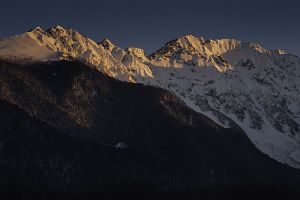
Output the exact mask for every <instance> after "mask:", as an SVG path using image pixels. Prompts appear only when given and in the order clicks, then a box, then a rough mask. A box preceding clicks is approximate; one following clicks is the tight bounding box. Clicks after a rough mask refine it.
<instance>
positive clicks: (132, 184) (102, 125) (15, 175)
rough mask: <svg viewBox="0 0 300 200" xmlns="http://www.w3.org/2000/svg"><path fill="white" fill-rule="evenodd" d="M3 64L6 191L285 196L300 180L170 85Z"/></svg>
mask: <svg viewBox="0 0 300 200" xmlns="http://www.w3.org/2000/svg"><path fill="white" fill-rule="evenodd" d="M0 70H1V73H0V83H1V90H0V94H1V95H0V96H1V101H0V108H1V111H2V112H1V114H0V120H1V126H0V128H1V129H0V138H1V142H0V144H1V148H0V157H1V163H0V171H1V176H0V185H2V186H3V187H2V188H9V189H14V188H15V190H18V191H20V192H21V193H19V194H24V195H26V194H31V193H32V194H35V195H41V194H48V192H50V193H52V194H55V193H57V194H59V195H62V194H65V195H67V196H69V195H74V196H77V195H84V194H88V193H89V192H91V191H93V190H96V189H97V190H107V189H113V188H115V189H116V188H119V189H118V190H124V189H126V190H127V189H128V190H129V189H130V188H131V189H135V190H137V191H138V190H139V189H140V190H147V191H161V192H162V191H165V192H173V193H174V192H175V191H177V192H180V191H192V190H196V191H199V190H201V189H204V188H210V189H212V191H214V188H229V189H230V188H231V189H233V188H235V187H238V189H243V190H246V191H248V189H250V190H251V188H252V187H253V186H259V187H267V188H271V189H270V191H272V192H275V193H274V194H276V190H277V189H279V191H285V192H293V190H296V189H297V188H298V186H299V183H300V182H299V181H300V173H299V171H298V170H294V169H292V168H290V167H287V166H284V165H281V164H279V163H277V162H275V161H273V160H272V159H270V158H268V157H267V156H265V155H264V154H262V153H261V152H259V151H258V150H257V149H256V148H255V146H254V145H253V144H252V143H251V142H250V140H249V139H248V138H247V137H246V136H245V135H244V133H243V132H239V131H236V130H233V129H224V128H222V127H221V126H219V125H217V124H215V123H214V122H213V121H211V120H210V119H208V118H207V117H205V116H203V115H201V114H198V113H196V112H194V111H192V110H191V109H189V108H188V107H186V106H185V105H184V104H183V103H182V102H181V101H180V100H179V99H177V97H175V96H173V95H172V94H170V93H169V92H167V91H164V90H162V89H159V88H153V87H145V86H143V85H140V84H128V83H124V82H119V81H117V80H114V79H111V78H109V77H106V76H104V75H102V74H101V73H99V72H97V71H96V70H94V69H92V68H90V67H88V66H86V65H83V64H80V63H76V62H66V61H59V62H48V63H44V64H38V63H37V64H31V65H18V64H12V63H8V62H1V67H0ZM275 188H277V189H276V190H275ZM7 191H8V190H7ZM8 192H9V191H8ZM277 192H278V191H277ZM174 194H176V193H174ZM212 194H213V193H212ZM292 194H293V193H287V194H286V195H287V196H289V195H292ZM16 195H17V194H16ZM77 197H78V196H77Z"/></svg>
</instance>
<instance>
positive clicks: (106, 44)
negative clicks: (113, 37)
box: [99, 38, 116, 51]
mask: <svg viewBox="0 0 300 200" xmlns="http://www.w3.org/2000/svg"><path fill="white" fill-rule="evenodd" d="M99 45H102V46H103V47H104V48H105V49H107V50H109V51H112V50H113V48H115V47H116V45H115V44H114V43H112V42H111V41H110V40H109V39H107V38H105V39H104V40H102V42H100V43H99Z"/></svg>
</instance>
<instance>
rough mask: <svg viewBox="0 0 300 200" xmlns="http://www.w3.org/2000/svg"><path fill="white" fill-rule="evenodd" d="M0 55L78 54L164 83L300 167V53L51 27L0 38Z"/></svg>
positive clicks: (125, 76) (116, 72) (135, 79)
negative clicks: (142, 42) (132, 40)
mask: <svg viewBox="0 0 300 200" xmlns="http://www.w3.org/2000/svg"><path fill="white" fill-rule="evenodd" d="M0 57H1V58H3V59H5V60H15V61H16V60H17V61H18V62H21V61H22V62H23V63H30V62H35V61H43V62H47V61H51V60H52V61H53V60H78V61H80V62H83V63H86V64H88V65H89V66H91V67H93V68H94V69H96V70H98V71H101V72H103V73H104V74H106V75H108V76H110V77H114V78H116V79H118V80H122V81H127V82H132V83H142V84H145V85H152V86H156V87H161V88H164V89H166V90H169V91H170V92H172V93H173V94H175V95H176V96H178V97H179V98H181V99H182V100H183V101H184V102H185V103H186V104H187V105H188V106H189V107H190V108H192V109H193V110H195V111H196V112H199V113H202V114H204V115H206V116H208V117H209V118H211V119H212V120H214V121H215V122H216V123H218V124H219V125H221V126H223V127H231V128H236V129H242V130H243V131H244V132H246V134H247V136H248V137H249V138H250V139H251V141H252V142H253V143H254V144H255V145H256V147H257V148H258V149H259V150H261V151H262V152H264V153H265V154H267V155H269V156H270V157H271V158H273V159H275V160H277V161H279V162H282V163H287V164H288V165H290V166H293V167H296V168H300V104H299V102H300V89H299V88H300V58H299V57H297V56H295V55H291V54H288V53H286V52H284V51H283V50H276V51H269V50H267V49H264V48H263V47H261V46H260V45H258V44H254V43H249V42H241V41H238V40H235V39H220V40H205V39H204V38H200V37H195V36H192V35H186V36H182V37H179V38H177V39H175V40H172V41H170V42H168V43H167V44H166V45H165V46H163V47H162V48H160V49H159V50H157V51H156V52H154V53H152V54H151V55H150V56H148V57H147V56H145V54H144V51H143V49H140V48H135V47H129V48H127V49H122V48H120V47H118V46H116V45H115V44H113V42H111V41H110V40H108V39H105V40H103V41H102V42H101V43H96V42H94V41H92V40H91V39H89V38H87V37H85V36H83V35H81V34H80V33H78V32H77V31H75V30H73V29H65V28H63V27H60V26H56V27H53V28H50V29H48V30H46V31H45V30H43V29H41V28H40V27H37V28H35V29H33V30H31V31H29V32H26V33H24V34H21V35H18V36H14V37H11V38H8V39H4V40H1V41H0ZM79 114H82V113H79Z"/></svg>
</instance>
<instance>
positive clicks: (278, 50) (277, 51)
mask: <svg viewBox="0 0 300 200" xmlns="http://www.w3.org/2000/svg"><path fill="white" fill-rule="evenodd" d="M271 52H272V53H273V54H275V55H285V54H288V53H287V52H286V51H284V50H282V49H276V50H273V51H271Z"/></svg>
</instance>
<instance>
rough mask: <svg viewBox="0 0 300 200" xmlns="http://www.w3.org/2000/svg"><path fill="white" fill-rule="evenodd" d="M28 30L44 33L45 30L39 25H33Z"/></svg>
mask: <svg viewBox="0 0 300 200" xmlns="http://www.w3.org/2000/svg"><path fill="white" fill-rule="evenodd" d="M28 32H33V33H34V32H41V33H45V30H44V29H42V28H41V27H40V26H37V27H35V28H34V29H30V30H29V31H28Z"/></svg>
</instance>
